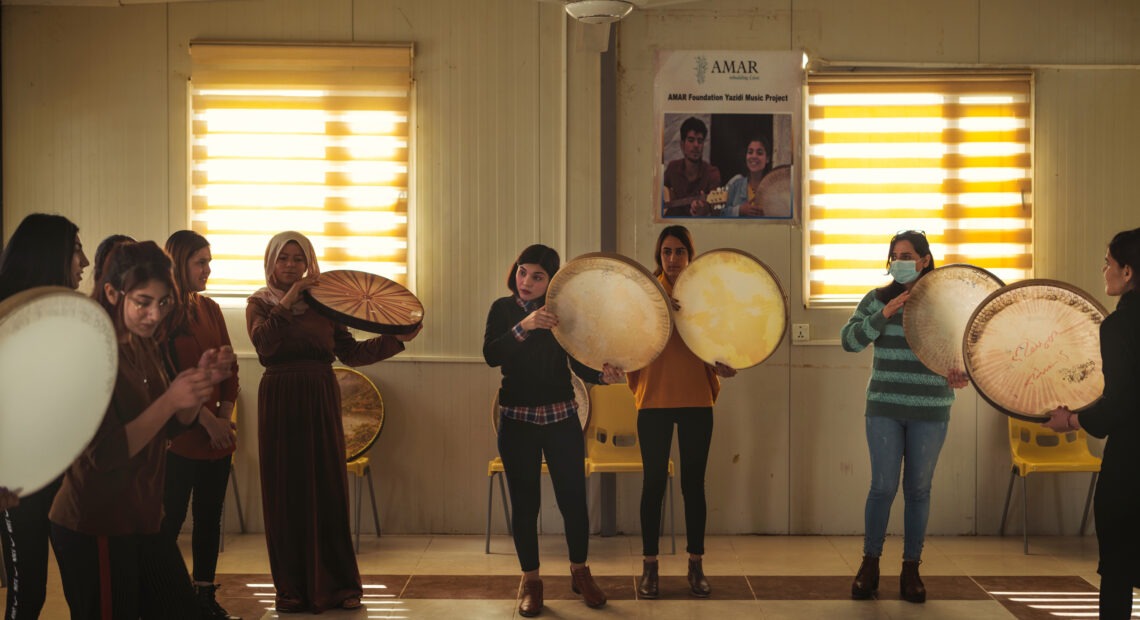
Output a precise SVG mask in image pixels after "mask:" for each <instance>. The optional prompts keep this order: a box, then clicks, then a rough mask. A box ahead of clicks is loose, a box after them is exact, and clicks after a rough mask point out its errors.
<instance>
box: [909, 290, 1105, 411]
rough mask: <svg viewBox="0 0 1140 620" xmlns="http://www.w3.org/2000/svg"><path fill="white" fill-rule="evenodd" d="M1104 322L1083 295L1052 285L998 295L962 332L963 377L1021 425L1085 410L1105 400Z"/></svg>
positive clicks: (985, 303)
mask: <svg viewBox="0 0 1140 620" xmlns="http://www.w3.org/2000/svg"><path fill="white" fill-rule="evenodd" d="M908 303H909V302H908ZM1106 314H1107V312H1106V311H1105V309H1104V306H1101V305H1100V303H1099V302H1097V301H1096V300H1095V299H1093V298H1092V297H1091V296H1089V294H1088V293H1086V292H1084V291H1082V290H1080V289H1078V288H1076V287H1074V286H1071V285H1069V284H1065V283H1064V282H1058V281H1056V280H1024V281H1021V282H1017V283H1016V284H1011V285H1009V286H1006V287H1003V288H1001V289H998V290H997V291H994V292H993V293H991V294H990V295H989V296H988V297H986V298H985V300H983V301H982V303H981V305H979V306H978V308H977V309H976V310H974V314H973V315H972V316H970V320H969V322H968V323H967V324H966V333H965V335H964V337H963V340H962V349H963V355H964V358H965V362H966V371H967V372H968V373H969V374H970V378H971V379H973V381H974V386H975V387H976V388H977V389H978V393H979V394H981V395H982V398H984V399H986V402H988V403H990V404H991V405H993V406H994V407H995V408H997V409H998V410H1000V411H1001V412H1002V413H1005V414H1006V415H1009V416H1012V417H1015V418H1018V419H1021V420H1029V421H1031V422H1042V421H1045V420H1048V419H1049V416H1048V413H1049V411H1051V410H1052V409H1053V408H1055V407H1059V406H1062V405H1064V406H1068V407H1069V408H1071V409H1073V410H1074V411H1077V410H1080V409H1083V408H1086V407H1088V406H1089V405H1091V404H1093V403H1095V402H1096V401H1097V400H1098V399H1099V398H1100V397H1101V394H1103V392H1104V374H1103V367H1102V366H1101V359H1100V324H1101V322H1102V321H1104V317H1105V315H1106Z"/></svg>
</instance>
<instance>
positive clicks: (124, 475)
mask: <svg viewBox="0 0 1140 620" xmlns="http://www.w3.org/2000/svg"><path fill="white" fill-rule="evenodd" d="M160 359H161V357H160V354H159V352H158V348H157V346H155V344H154V343H153V342H152V341H146V342H142V341H140V340H139V339H138V338H134V337H132V338H131V339H130V340H129V341H128V342H122V343H120V344H119V373H118V376H117V378H116V379H115V391H114V393H113V394H112V395H111V402H110V404H109V405H108V406H107V413H106V414H105V415H104V416H103V422H102V423H101V424H100V426H99V430H98V431H96V433H95V437H94V439H92V440H91V443H90V444H88V446H87V448H86V449H85V450H84V451H83V452H82V453H80V455H79V456H78V457H77V458H76V459H75V461H74V462H73V463H72V464H71V466H70V467H69V468H68V469H67V471H66V472H65V473H64V476H63V486H62V487H60V489H59V493H58V494H56V496H55V502H54V503H52V506H51V512H50V513H49V514H48V517H49V518H50V519H51V521H52V522H53V523H57V524H59V525H62V526H63V527H66V528H69V529H72V530H75V531H77V532H80V533H82V534H88V535H92V536H126V535H130V534H155V533H158V531H159V526H160V525H161V524H162V493H163V482H164V480H165V477H166V442H167V441H168V439H169V438H170V437H171V436H173V435H176V434H178V433H180V432H182V431H183V430H185V428H186V427H184V426H183V425H182V424H180V423H179V422H178V420H177V418H173V417H172V418H171V419H170V421H169V422H168V423H167V425H166V428H165V432H163V431H160V432H158V433H157V434H155V436H154V437H153V438H152V439H151V440H150V442H149V443H148V444H147V445H146V446H144V447H143V449H142V450H140V451H139V453H138V454H136V455H134V456H133V457H131V456H129V454H128V450H127V434H126V426H127V424H128V423H130V422H131V421H132V420H134V419H135V418H137V417H139V415H141V414H142V412H143V411H145V410H146V408H147V407H149V406H150V405H151V403H152V402H154V400H155V399H156V398H158V397H159V396H161V395H162V394H163V392H165V391H166V388H167V385H168V382H167V378H166V373H165V372H164V371H163V369H162V364H161V362H160V361H159V360H160Z"/></svg>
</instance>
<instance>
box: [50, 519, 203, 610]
mask: <svg viewBox="0 0 1140 620" xmlns="http://www.w3.org/2000/svg"><path fill="white" fill-rule="evenodd" d="M51 539H52V547H53V548H54V549H55V556H56V562H57V563H58V564H59V575H60V579H61V580H62V581H63V595H64V597H65V598H66V599H67V606H68V607H69V608H70V609H71V619H72V620H138V619H139V618H142V620H196V619H197V618H200V617H201V610H200V609H199V608H198V605H197V602H196V601H195V599H194V591H193V589H192V588H191V587H190V575H189V574H188V573H187V572H186V564H185V563H184V562H183V561H182V554H181V553H180V552H179V551H178V547H177V546H176V545H174V544H173V543H172V542H171V541H170V539H169V538H168V537H166V536H164V535H162V534H151V535H129V536H92V535H88V534H81V533H79V532H76V531H74V530H71V529H68V528H65V527H63V526H60V525H58V524H55V523H53V524H52V526H51Z"/></svg>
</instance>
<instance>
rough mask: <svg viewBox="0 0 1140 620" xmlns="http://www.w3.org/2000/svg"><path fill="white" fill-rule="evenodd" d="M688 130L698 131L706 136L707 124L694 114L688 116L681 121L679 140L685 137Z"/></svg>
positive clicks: (707, 133) (707, 131) (683, 139)
mask: <svg viewBox="0 0 1140 620" xmlns="http://www.w3.org/2000/svg"><path fill="white" fill-rule="evenodd" d="M690 131H693V132H696V133H699V134H701V135H702V136H705V137H706V138H707V137H708V135H709V128H708V125H705V122H704V121H702V120H701V119H699V118H697V117H695V116H690V117H689V118H686V119H685V122H683V123H681V142H684V141H685V137H686V136H688V135H689V132H690ZM718 135H719V134H718Z"/></svg>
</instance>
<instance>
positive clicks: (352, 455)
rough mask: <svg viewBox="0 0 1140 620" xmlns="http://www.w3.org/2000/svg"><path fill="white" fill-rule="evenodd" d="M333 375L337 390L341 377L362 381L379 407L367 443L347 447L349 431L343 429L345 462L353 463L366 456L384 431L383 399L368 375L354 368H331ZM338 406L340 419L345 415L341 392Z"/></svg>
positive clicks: (385, 417)
mask: <svg viewBox="0 0 1140 620" xmlns="http://www.w3.org/2000/svg"><path fill="white" fill-rule="evenodd" d="M333 374H334V375H337V389H340V381H341V379H340V377H341V376H344V377H353V378H359V379H363V383H362V385H366V386H369V387H371V388H372V393H373V394H374V395H375V396H376V400H377V402H378V404H379V406H380V410H379V413H380V415H379V421H378V423H377V424H376V428H375V430H374V431H373V432H372V433H371V436H370V437H369V438H368V440H367V441H364V442H357V445H355V446H350V445H349V429H347V428H345V429H344V444H345V446H344V447H345V462H351V461H354V460H356V459H358V458H360V457H362V456H364V455H365V454H368V451H369V450H371V449H372V446H373V444H375V443H376V440H377V439H379V438H380V432H381V431H383V430H384V421H385V420H386V419H387V416H386V415H385V413H386V412H385V408H384V397H383V396H382V395H381V394H380V389H379V388H377V387H376V384H375V383H374V382H373V381H372V379H369V378H368V375H365V374H364V373H362V372H360V371H359V370H356V369H354V368H347V367H344V366H336V367H334V368H333ZM340 406H341V410H340V415H341V418H344V417H345V415H346V413H345V400H344V394H343V392H342V393H341V401H340Z"/></svg>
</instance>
